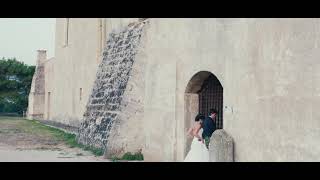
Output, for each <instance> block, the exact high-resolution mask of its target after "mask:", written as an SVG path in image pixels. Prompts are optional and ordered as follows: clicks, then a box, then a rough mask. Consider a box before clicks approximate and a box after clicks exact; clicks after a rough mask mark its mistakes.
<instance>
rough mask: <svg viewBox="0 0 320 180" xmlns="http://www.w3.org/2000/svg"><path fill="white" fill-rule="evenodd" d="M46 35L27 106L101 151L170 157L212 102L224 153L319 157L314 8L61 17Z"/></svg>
mask: <svg viewBox="0 0 320 180" xmlns="http://www.w3.org/2000/svg"><path fill="white" fill-rule="evenodd" d="M55 44H56V45H55V56H54V58H52V59H50V60H45V59H43V58H42V57H45V54H44V53H45V52H44V51H39V61H38V67H37V68H38V69H39V70H37V71H36V73H35V77H34V81H33V84H32V88H33V89H32V90H31V93H30V98H29V99H30V101H29V111H28V113H29V117H30V118H37V119H40V120H43V121H46V122H50V123H52V124H55V125H57V126H70V127H73V128H75V129H77V132H78V140H79V142H81V143H84V144H87V145H92V146H97V147H102V148H105V149H106V155H107V156H109V155H113V154H121V153H124V152H135V151H139V150H142V153H143V154H144V157H145V160H146V161H182V160H183V159H184V157H185V155H186V153H187V152H188V149H189V146H190V140H189V139H188V138H187V136H186V131H187V129H188V128H189V127H190V125H191V123H192V121H193V119H194V117H195V115H196V114H197V113H198V112H202V113H205V114H206V113H207V112H208V109H209V108H211V107H215V108H217V109H218V110H219V112H220V115H219V117H218V119H217V123H218V124H217V125H218V128H219V129H223V130H224V131H225V132H226V133H227V134H228V135H230V136H231V137H232V139H233V143H234V149H233V156H234V158H233V159H234V161H319V160H320V144H319V143H318V139H319V138H320V112H319V111H317V109H316V108H317V107H318V106H320V63H318V61H319V58H320V49H319V47H320V45H319V44H320V20H319V19H153V18H148V19H135V18H132V19H108V18H106V19H105V18H99V19H73V18H70V19H69V18H67V19H57V21H56V41H55ZM42 67H44V68H43V69H44V70H40V69H42ZM37 84H38V85H37ZM37 87H39V88H40V89H39V91H37ZM43 87H44V88H43ZM37 114H42V115H39V116H37ZM222 134H223V133H222Z"/></svg>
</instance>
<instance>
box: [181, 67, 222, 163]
mask: <svg viewBox="0 0 320 180" xmlns="http://www.w3.org/2000/svg"><path fill="white" fill-rule="evenodd" d="M210 108H216V109H217V110H218V111H219V116H218V117H217V122H216V124H217V128H218V129H222V128H223V86H222V84H221V83H220V80H219V79H218V78H217V77H216V76H215V75H214V74H213V73H211V72H210V71H199V72H197V73H196V74H194V75H193V76H192V78H191V79H190V80H189V82H188V84H187V86H186V89H185V93H184V118H185V119H184V129H185V132H187V129H189V128H190V127H191V125H192V123H193V122H194V118H195V116H196V115H197V114H198V113H202V114H203V115H205V116H207V115H208V111H209V109H210ZM184 137H186V135H185V136H184ZM191 141H192V139H191V138H186V139H185V142H184V145H185V148H184V157H185V156H186V155H187V152H188V151H189V150H190V145H191Z"/></svg>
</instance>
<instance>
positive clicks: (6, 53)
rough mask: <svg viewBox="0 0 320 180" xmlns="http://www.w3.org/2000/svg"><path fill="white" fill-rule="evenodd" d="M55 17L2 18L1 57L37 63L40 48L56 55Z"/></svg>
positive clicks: (50, 54)
mask: <svg viewBox="0 0 320 180" xmlns="http://www.w3.org/2000/svg"><path fill="white" fill-rule="evenodd" d="M54 39H55V18H0V58H2V57H5V58H10V57H15V58H16V59H17V60H19V61H23V62H24V63H26V64H29V65H35V63H36V56H37V50H38V49H46V50H47V57H48V58H50V57H53V56H54Z"/></svg>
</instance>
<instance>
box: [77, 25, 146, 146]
mask: <svg viewBox="0 0 320 180" xmlns="http://www.w3.org/2000/svg"><path fill="white" fill-rule="evenodd" d="M143 26H144V22H142V23H139V22H138V23H135V24H132V25H131V26H127V27H126V28H125V29H124V30H122V31H121V32H118V33H117V32H113V33H111V34H110V35H109V39H108V41H107V45H106V49H105V51H104V53H103V60H102V63H101V64H100V65H99V69H98V72H97V76H96V81H95V83H94V86H93V90H92V94H91V96H90V98H89V102H88V105H87V106H86V108H87V109H86V112H85V114H84V122H83V123H82V124H81V126H80V129H79V135H78V140H79V142H81V143H83V144H86V145H90V146H96V147H101V148H108V147H106V145H107V141H108V137H109V135H110V130H111V128H112V126H113V124H114V122H115V121H118V119H119V116H118V114H119V113H120V112H121V108H120V107H121V106H120V105H121V103H122V97H123V93H124V91H125V90H126V88H127V82H128V79H129V76H130V72H131V69H132V66H133V63H134V59H135V55H136V52H137V46H138V45H139V40H140V37H141V33H142V28H143Z"/></svg>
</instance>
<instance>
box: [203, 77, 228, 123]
mask: <svg viewBox="0 0 320 180" xmlns="http://www.w3.org/2000/svg"><path fill="white" fill-rule="evenodd" d="M198 94H199V113H201V114H203V115H205V116H208V115H209V110H210V109H211V108H214V109H216V110H218V112H219V113H218V116H217V117H216V126H217V129H222V128H223V113H222V108H223V88H222V85H221V84H220V81H219V80H218V79H217V77H215V76H214V75H213V74H211V75H210V76H209V77H208V78H207V79H206V80H205V81H204V82H203V84H202V86H201V89H200V90H199V92H198Z"/></svg>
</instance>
